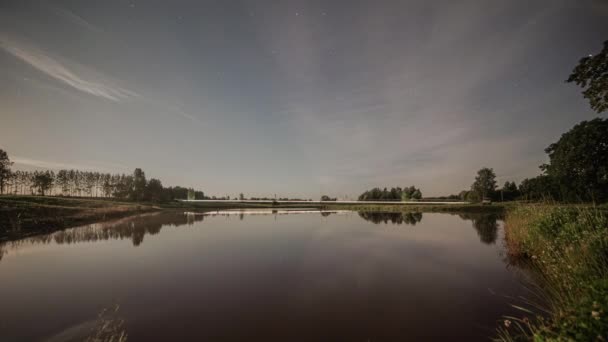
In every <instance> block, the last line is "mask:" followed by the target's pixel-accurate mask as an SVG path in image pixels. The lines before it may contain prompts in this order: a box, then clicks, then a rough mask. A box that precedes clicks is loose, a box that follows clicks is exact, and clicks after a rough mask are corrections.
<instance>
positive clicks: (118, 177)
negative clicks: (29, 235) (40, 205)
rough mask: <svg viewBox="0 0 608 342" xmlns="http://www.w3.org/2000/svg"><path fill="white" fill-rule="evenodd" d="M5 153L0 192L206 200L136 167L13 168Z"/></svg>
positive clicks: (1, 159) (199, 193) (0, 159)
mask: <svg viewBox="0 0 608 342" xmlns="http://www.w3.org/2000/svg"><path fill="white" fill-rule="evenodd" d="M12 164H13V163H12V162H11V161H10V159H9V157H8V154H7V153H6V152H5V151H3V150H2V149H0V194H14V195H40V196H46V195H61V196H74V197H103V198H114V199H119V200H128V201H152V202H166V201H171V200H174V199H187V198H190V199H207V197H205V194H204V192H202V191H196V190H194V189H189V188H184V187H181V186H175V187H164V186H163V185H162V183H161V181H160V180H158V179H155V178H151V179H149V180H148V179H146V174H145V172H144V171H143V170H142V169H140V168H137V169H135V171H133V173H132V174H130V175H126V174H110V173H101V172H94V171H81V170H59V171H56V172H55V171H50V170H46V171H21V170H17V171H12V170H11V168H10V167H11V165H12Z"/></svg>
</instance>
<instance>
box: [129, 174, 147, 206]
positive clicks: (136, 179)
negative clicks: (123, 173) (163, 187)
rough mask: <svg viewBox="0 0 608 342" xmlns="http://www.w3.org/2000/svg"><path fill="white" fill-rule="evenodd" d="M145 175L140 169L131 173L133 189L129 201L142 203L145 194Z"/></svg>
mask: <svg viewBox="0 0 608 342" xmlns="http://www.w3.org/2000/svg"><path fill="white" fill-rule="evenodd" d="M146 184H147V183H146V174H145V173H144V171H143V170H142V169H140V168H137V169H135V171H133V188H132V192H131V199H132V200H135V201H142V200H143V199H144V197H145V193H146Z"/></svg>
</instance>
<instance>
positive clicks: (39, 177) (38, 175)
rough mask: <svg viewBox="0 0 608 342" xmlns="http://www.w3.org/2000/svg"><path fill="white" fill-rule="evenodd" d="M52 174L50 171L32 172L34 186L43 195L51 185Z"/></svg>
mask: <svg viewBox="0 0 608 342" xmlns="http://www.w3.org/2000/svg"><path fill="white" fill-rule="evenodd" d="M53 179H54V174H53V172H52V171H43V172H38V171H36V172H34V184H33V186H34V188H36V189H37V190H38V194H40V195H42V196H44V195H45V194H46V192H47V191H48V190H49V189H51V187H52V186H53Z"/></svg>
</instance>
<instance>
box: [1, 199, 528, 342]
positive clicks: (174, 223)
mask: <svg viewBox="0 0 608 342" xmlns="http://www.w3.org/2000/svg"><path fill="white" fill-rule="evenodd" d="M301 213H302V212H297V213H290V214H289V215H288V214H286V213H284V212H283V211H281V210H276V211H275V212H273V211H272V210H266V211H255V212H253V211H215V212H208V213H184V212H163V213H160V214H150V215H140V216H136V217H133V218H129V219H124V220H117V221H112V222H106V223H102V224H95V225H88V226H84V227H81V228H74V229H68V230H65V231H62V232H57V233H54V234H50V235H45V236H40V237H33V238H29V239H24V240H21V241H18V242H9V243H7V244H6V245H5V246H2V248H0V249H4V250H5V251H7V252H8V254H7V255H4V258H3V260H2V262H1V263H0V279H2V281H0V293H2V294H3V307H4V308H6V310H0V322H2V323H1V324H0V325H2V333H1V335H0V336H2V338H0V340H7V341H17V340H19V341H21V340H32V341H37V340H45V339H46V338H47V337H49V336H65V333H66V332H70V333H71V332H73V331H75V329H76V328H78V329H80V328H82V327H85V328H87V329H86V331H90V328H91V327H92V325H93V324H94V322H95V317H94V313H95V312H98V311H99V310H100V309H101V308H103V307H109V306H110V305H112V304H113V303H116V304H120V306H121V315H120V316H121V318H124V320H125V326H124V328H125V330H126V332H127V333H128V334H129V340H131V341H150V340H167V341H169V340H204V341H218V340H221V341H243V340H254V341H259V340H264V341H318V340H324V341H326V340H340V341H347V340H348V341H367V340H371V341H403V340H424V341H433V340H436V341H445V340H463V341H477V340H479V341H484V340H487V339H488V336H492V335H493V334H494V332H495V327H496V320H497V319H499V318H500V317H501V316H502V315H503V314H511V312H510V311H509V308H510V307H509V305H508V304H509V303H508V301H509V300H507V299H505V298H506V297H505V296H504V295H509V296H512V297H516V296H518V295H519V292H517V291H518V289H519V287H518V286H519V285H518V283H517V282H516V281H517V279H516V278H515V277H514V276H513V274H512V272H511V271H510V270H509V269H507V268H506V267H505V264H504V261H503V259H502V256H501V254H500V253H501V250H502V249H501V248H502V245H501V244H499V243H496V244H494V245H486V244H485V243H488V242H489V241H494V240H495V239H496V235H499V236H502V234H501V232H500V230H501V228H500V225H496V219H497V216H496V215H494V217H489V218H485V219H484V217H483V216H482V215H471V214H463V215H458V214H454V215H449V214H439V213H424V215H423V214H421V213H357V212H350V213H349V214H345V215H341V213H340V212H323V211H316V212H313V213H310V211H308V214H307V215H304V214H301ZM283 214H285V216H283ZM423 216H424V221H422V217H423ZM463 219H464V220H463ZM241 220H243V221H241ZM376 224H379V225H376ZM413 224H416V227H415V228H413V226H412V225H413ZM391 225H392V226H391ZM397 225H406V226H397ZM472 226H473V227H474V228H473V227H472ZM395 227H403V229H400V228H397V229H395ZM497 228H498V234H496V232H495V231H494V230H495V229H497ZM148 234H150V235H155V236H154V237H151V236H147V237H146V235H148ZM121 239H123V241H121ZM105 240H114V241H105ZM480 240H481V241H482V242H484V243H481V242H480ZM144 241H145V242H146V244H145V245H143V242H144ZM77 242H91V243H88V244H87V243H82V244H80V245H77V246H76V245H74V244H76V243H77ZM95 242H98V243H95ZM36 243H37V245H33V244H36ZM68 244H72V245H68ZM12 246H16V248H13V247H12ZM133 246H139V247H138V248H133ZM512 297H509V298H512ZM49 307H51V308H54V310H52V312H51V311H49V310H48V308H49ZM439 321H440V322H441V329H437V327H436V322H439ZM103 323H104V324H105V321H104V322H103ZM235 327H238V329H235ZM73 340H74V339H73Z"/></svg>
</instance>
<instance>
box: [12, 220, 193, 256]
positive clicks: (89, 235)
mask: <svg viewBox="0 0 608 342" xmlns="http://www.w3.org/2000/svg"><path fill="white" fill-rule="evenodd" d="M203 217H204V216H203V215H195V214H192V213H186V214H184V213H183V212H169V213H160V214H159V213H153V214H144V215H138V216H134V217H128V218H124V219H120V220H116V221H110V222H104V223H95V224H90V225H87V226H83V227H78V228H72V229H66V230H63V231H59V232H55V233H52V234H47V235H40V236H35V237H31V238H27V239H23V240H19V241H13V242H10V244H11V247H18V246H19V245H21V244H27V243H30V244H35V243H49V242H51V241H54V242H55V243H57V244H71V243H79V242H95V241H103V240H118V239H120V240H122V239H131V240H132V241H133V245H134V246H139V245H140V244H141V243H142V242H143V240H144V236H146V234H150V235H154V234H158V233H159V232H160V230H161V228H162V227H163V226H176V227H177V226H182V225H192V224H194V222H196V221H202V220H203ZM0 248H1V247H0Z"/></svg>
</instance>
